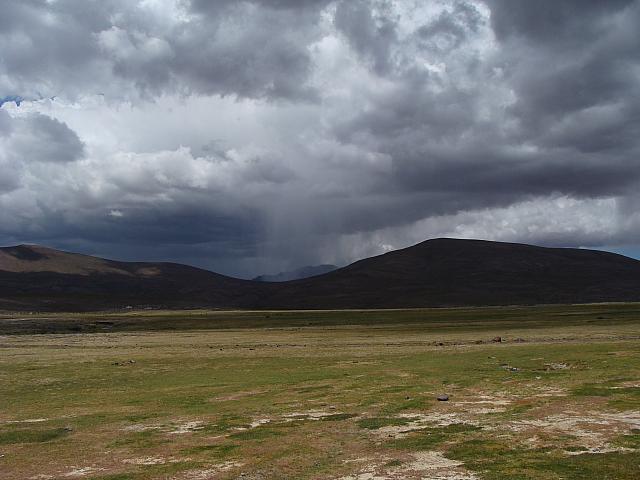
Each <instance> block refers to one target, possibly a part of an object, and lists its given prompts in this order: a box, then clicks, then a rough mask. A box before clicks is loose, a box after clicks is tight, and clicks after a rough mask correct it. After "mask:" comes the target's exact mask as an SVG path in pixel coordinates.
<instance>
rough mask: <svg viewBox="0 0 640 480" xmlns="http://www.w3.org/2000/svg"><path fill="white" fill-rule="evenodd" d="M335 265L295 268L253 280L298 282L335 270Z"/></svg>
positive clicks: (260, 276)
mask: <svg viewBox="0 0 640 480" xmlns="http://www.w3.org/2000/svg"><path fill="white" fill-rule="evenodd" d="M337 269H338V267H336V266H335V265H328V264H323V265H313V266H307V267H301V268H297V269H295V270H291V271H288V272H280V273H276V274H275V275H259V276H257V277H255V278H254V279H253V280H254V281H256V282H288V281H290V280H300V279H302V278H309V277H315V276H317V275H322V274H324V273H329V272H332V271H334V270H337Z"/></svg>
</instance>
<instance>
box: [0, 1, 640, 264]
mask: <svg viewBox="0 0 640 480" xmlns="http://www.w3.org/2000/svg"><path fill="white" fill-rule="evenodd" d="M639 24H640V2H639V1H622V0H619V1H618V0H616V1H610V2H601V1H583V0H580V1H577V0H576V1H573V0H567V1H562V2H557V1H551V0H541V1H537V2H531V1H527V0H486V1H481V0H451V1H446V2H440V1H438V2H435V1H434V2H422V1H407V2H393V1H390V0H389V1H386V0H341V1H331V0H308V1H287V0H277V1H276V0H273V1H268V0H246V1H218V2H207V1H200V0H191V1H187V0H174V1H157V0H140V1H124V0H107V1H100V2H98V1H88V2H87V1H80V0H55V1H44V0H28V1H10V2H7V5H4V6H3V15H2V16H0V47H1V48H0V98H1V99H4V100H3V101H2V102H3V103H2V106H0V242H1V243H3V244H9V243H18V242H33V243H44V244H47V245H51V246H55V247H62V248H68V249H71V250H79V251H83V252H86V253H92V254H99V255H104V256H109V257H115V258H121V259H149V260H151V259H154V260H174V261H181V262H187V263H191V264H195V265H199V266H204V267H206V268H211V269H214V270H217V271H221V272H223V273H227V274H232V275H239V276H252V275H254V274H260V273H268V272H271V271H280V270H285V269H289V268H293V267H298V266H300V265H304V264H313V263H336V264H346V263H348V262H351V261H353V260H356V259H358V258H361V257H363V256H367V255H373V254H377V253H381V252H384V251H386V250H388V249H391V248H400V247H404V246H407V245H409V244H412V243H415V242H418V241H421V240H424V239H426V238H430V237H435V236H455V237H476V238H488V239H496V240H508V241H523V242H535V243H538V244H544V245H560V246H588V247H600V248H610V249H619V248H623V247H624V248H626V247H629V246H630V247H634V246H638V245H640V213H638V212H639V211H640V195H638V193H637V192H639V191H640V56H639V55H638V53H637V52H638V51H639V50H640V48H639V47H640V33H639V31H638V28H637V25H639Z"/></svg>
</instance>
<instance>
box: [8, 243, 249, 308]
mask: <svg viewBox="0 0 640 480" xmlns="http://www.w3.org/2000/svg"><path fill="white" fill-rule="evenodd" d="M256 294H257V291H256V289H255V284H254V283H253V282H248V281H246V280H239V279H235V278H231V277H226V276H224V275H219V274H217V273H213V272H209V271H207V270H202V269H199V268H195V267H190V266H187V265H180V264H176V263H144V262H116V261H112V260H105V259H102V258H97V257H91V256H88V255H80V254H75V253H67V252H61V251H59V250H54V249H50V248H46V247H41V246H37V245H19V246H15V247H5V248H0V308H4V309H18V310H23V309H27V310H79V311H86V310H96V309H112V308H123V307H126V306H129V305H131V306H137V307H139V306H151V307H171V308H196V307H212V306H216V307H221V308H234V307H238V306H241V305H242V304H244V303H245V302H251V301H255V299H253V296H254V295H256ZM252 299H253V300H252Z"/></svg>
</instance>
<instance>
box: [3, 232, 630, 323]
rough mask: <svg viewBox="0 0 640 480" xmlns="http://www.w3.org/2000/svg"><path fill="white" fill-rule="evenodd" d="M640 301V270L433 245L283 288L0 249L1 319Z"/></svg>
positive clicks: (611, 262)
mask: <svg viewBox="0 0 640 480" xmlns="http://www.w3.org/2000/svg"><path fill="white" fill-rule="evenodd" d="M623 301H640V261H638V260H634V259H631V258H628V257H625V256H622V255H618V254H614V253H609V252H602V251H597V250H586V249H571V248H547V247H537V246H532V245H523V244H516V243H502V242H490V241H484V240H458V239H446V238H442V239H433V240H427V241H424V242H422V243H419V244H417V245H414V246H412V247H408V248H404V249H401V250H396V251H392V252H388V253H385V254H383V255H379V256H376V257H372V258H366V259H363V260H360V261H358V262H355V263H353V264H351V265H348V266H346V267H344V268H339V269H337V270H334V271H331V272H329V273H325V274H322V275H318V276H313V277H309V278H304V279H300V280H292V281H286V282H259V281H251V280H240V279H236V278H231V277H227V276H224V275H220V274H217V273H213V272H209V271H206V270H202V269H199V268H195V267H190V266H186V265H180V264H175V263H148V262H147V263H141V262H117V261H112V260H106V259H101V258H97V257H91V256H87V255H79V254H74V253H66V252H61V251H58V250H54V249H50V248H46V247H40V246H34V245H19V246H15V247H5V248H0V309H6V310H70V311H87V310H103V309H118V308H124V306H128V305H130V306H133V307H144V306H151V307H154V308H226V309H229V308H231V309H334V308H335V309H342V308H413V307H438V306H480V305H531V304H554V303H591V302H623Z"/></svg>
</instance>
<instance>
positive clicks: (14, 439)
mask: <svg viewBox="0 0 640 480" xmlns="http://www.w3.org/2000/svg"><path fill="white" fill-rule="evenodd" d="M69 433H70V432H69V430H67V429H65V428H52V429H47V430H10V431H6V432H0V445H7V444H11V443H43V442H51V441H53V440H58V439H60V438H62V437H65V436H67V435H68V434H69Z"/></svg>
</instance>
